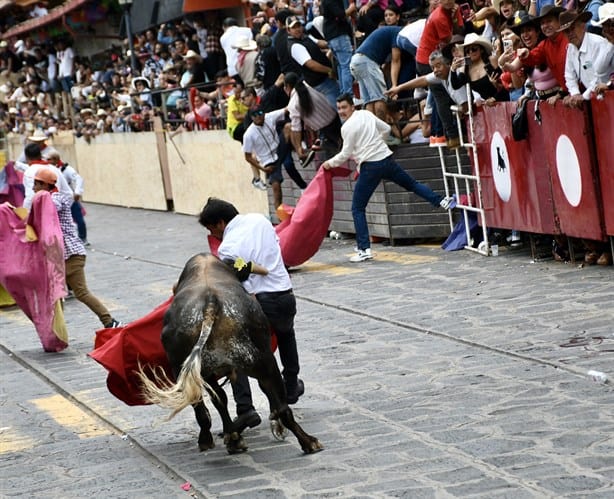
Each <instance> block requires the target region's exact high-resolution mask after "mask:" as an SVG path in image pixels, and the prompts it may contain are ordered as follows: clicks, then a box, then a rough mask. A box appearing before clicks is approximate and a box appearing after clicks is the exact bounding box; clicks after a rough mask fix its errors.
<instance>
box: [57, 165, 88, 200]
mask: <svg viewBox="0 0 614 499" xmlns="http://www.w3.org/2000/svg"><path fill="white" fill-rule="evenodd" d="M59 170H60V171H61V172H62V175H63V177H64V178H65V179H66V182H68V185H69V186H70V188H71V189H72V190H73V192H74V193H75V194H76V195H77V196H83V177H81V175H79V174H78V173H77V170H75V169H74V168H73V167H72V166H70V165H63V166H62V167H60V168H59Z"/></svg>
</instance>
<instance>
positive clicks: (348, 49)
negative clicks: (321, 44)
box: [328, 35, 354, 94]
mask: <svg viewBox="0 0 614 499" xmlns="http://www.w3.org/2000/svg"><path fill="white" fill-rule="evenodd" d="M328 47H329V48H330V49H331V50H332V51H333V54H334V55H335V58H336V59H337V79H338V80H339V86H340V87H341V93H342V94H351V93H353V90H352V83H353V81H354V80H353V78H352V73H350V59H351V58H352V52H353V50H352V41H351V40H350V37H349V36H348V35H341V36H338V37H336V38H333V39H332V40H328Z"/></svg>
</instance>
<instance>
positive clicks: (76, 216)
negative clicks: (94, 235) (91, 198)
mask: <svg viewBox="0 0 614 499" xmlns="http://www.w3.org/2000/svg"><path fill="white" fill-rule="evenodd" d="M70 213H71V214H72V219H73V220H74V221H75V223H76V224H77V232H78V233H79V239H81V241H87V227H86V225H85V218H83V211H82V209H81V203H79V202H78V201H74V202H73V204H72V205H71V206H70Z"/></svg>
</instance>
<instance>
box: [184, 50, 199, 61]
mask: <svg viewBox="0 0 614 499" xmlns="http://www.w3.org/2000/svg"><path fill="white" fill-rule="evenodd" d="M183 58H184V59H200V58H201V57H200V55H198V54H197V53H196V52H194V51H193V50H188V51H187V52H186V54H185V55H184V56H183Z"/></svg>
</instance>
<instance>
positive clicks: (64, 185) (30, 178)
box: [23, 163, 73, 210]
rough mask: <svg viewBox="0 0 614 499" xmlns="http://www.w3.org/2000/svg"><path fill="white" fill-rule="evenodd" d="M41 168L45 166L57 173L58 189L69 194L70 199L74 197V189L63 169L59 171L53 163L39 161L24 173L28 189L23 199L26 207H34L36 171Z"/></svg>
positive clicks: (24, 184)
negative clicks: (63, 173) (45, 163)
mask: <svg viewBox="0 0 614 499" xmlns="http://www.w3.org/2000/svg"><path fill="white" fill-rule="evenodd" d="M39 168H45V169H47V170H50V171H52V172H53V173H55V174H56V175H57V177H58V180H57V182H56V184H55V185H56V187H57V188H58V191H60V193H61V194H64V195H66V196H68V197H69V198H70V199H72V198H73V191H72V189H71V188H70V185H68V182H66V179H65V178H64V176H63V175H62V172H61V171H59V170H58V169H57V168H56V167H55V166H53V165H44V164H41V163H37V164H33V165H29V166H28V168H27V169H26V171H25V172H24V173H23V186H24V188H25V191H26V192H25V193H26V197H25V198H24V200H23V206H24V208H27V209H28V210H29V209H30V208H31V207H32V199H33V198H34V194H36V193H35V192H34V175H36V172H37V171H38V169H39Z"/></svg>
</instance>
